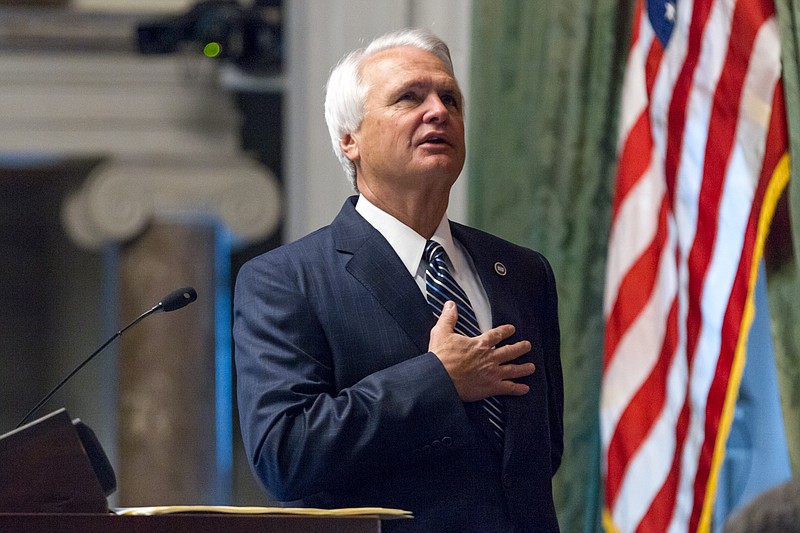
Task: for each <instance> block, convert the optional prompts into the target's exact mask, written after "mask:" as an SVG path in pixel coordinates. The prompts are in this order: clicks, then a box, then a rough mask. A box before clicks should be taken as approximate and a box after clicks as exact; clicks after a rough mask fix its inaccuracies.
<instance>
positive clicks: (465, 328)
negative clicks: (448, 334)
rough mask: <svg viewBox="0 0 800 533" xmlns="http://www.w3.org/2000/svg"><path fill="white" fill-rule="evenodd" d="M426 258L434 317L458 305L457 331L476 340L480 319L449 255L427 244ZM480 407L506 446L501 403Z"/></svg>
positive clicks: (485, 403) (484, 403) (489, 401)
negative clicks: (452, 269) (448, 304)
mask: <svg viewBox="0 0 800 533" xmlns="http://www.w3.org/2000/svg"><path fill="white" fill-rule="evenodd" d="M423 259H425V261H426V262H427V264H428V266H427V268H426V270H425V287H426V290H427V299H428V304H429V305H430V306H431V309H432V310H433V314H434V315H435V316H436V317H437V318H438V317H439V316H440V315H441V314H442V308H443V307H444V303H445V302H446V301H448V300H452V301H453V302H455V304H456V307H457V308H458V321H457V322H456V326H455V332H456V333H460V334H462V335H466V336H467V337H476V336H478V335H480V334H481V330H480V327H479V326H478V319H477V317H476V316H475V311H473V309H472V304H471V303H470V302H469V298H468V297H467V293H465V292H464V289H462V288H461V287H460V286H459V285H458V283H456V280H455V278H453V276H452V274H450V270H449V269H448V266H447V262H448V260H449V259H448V257H447V252H445V251H444V248H443V247H442V245H441V244H439V243H438V242H435V241H428V242H427V243H426V244H425V253H424V255H423ZM481 407H483V410H484V411H485V412H486V415H487V418H488V421H489V423H490V424H491V429H492V432H493V433H494V435H495V437H496V441H495V444H497V445H499V446H500V448H501V449H502V447H503V411H502V404H501V403H500V400H499V399H498V398H496V397H494V396H491V397H489V398H484V399H483V400H482V401H481Z"/></svg>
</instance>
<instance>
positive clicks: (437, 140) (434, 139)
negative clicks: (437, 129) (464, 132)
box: [420, 135, 447, 144]
mask: <svg viewBox="0 0 800 533" xmlns="http://www.w3.org/2000/svg"><path fill="white" fill-rule="evenodd" d="M420 144H447V140H446V139H445V138H444V137H440V136H438V135H429V136H426V137H424V138H423V139H422V142H421V143H420Z"/></svg>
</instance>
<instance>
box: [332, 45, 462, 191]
mask: <svg viewBox="0 0 800 533" xmlns="http://www.w3.org/2000/svg"><path fill="white" fill-rule="evenodd" d="M401 47H412V48H418V49H420V50H424V51H425V52H429V53H431V54H433V55H435V56H436V57H437V58H439V59H440V60H441V61H442V63H444V65H445V68H446V69H447V71H448V72H449V73H450V75H451V76H453V78H455V74H454V72H453V62H452V60H451V59H450V49H449V48H448V47H447V45H446V44H445V43H444V41H442V40H441V39H439V38H438V37H436V36H435V35H434V34H433V33H431V32H429V31H428V30H423V29H405V30H400V31H396V32H392V33H387V34H386V35H382V36H380V37H377V38H375V39H374V40H373V41H372V42H371V43H370V44H369V45H368V46H367V47H366V48H359V49H358V50H354V51H352V52H350V53H349V54H347V55H346V56H344V57H343V58H342V60H341V61H339V63H338V64H337V65H336V66H335V67H334V68H333V70H332V71H331V75H330V76H329V77H328V83H327V86H326V89H325V122H326V123H327V124H328V131H329V132H330V135H331V143H332V144H333V152H334V153H335V154H336V157H337V158H338V159H339V162H340V163H341V164H342V167H343V168H344V171H345V174H347V178H348V179H349V180H350V183H351V185H352V186H353V189H355V190H358V187H357V186H356V165H355V163H354V162H353V161H351V160H350V159H348V158H347V156H346V155H345V154H344V151H343V150H342V146H341V140H342V137H344V136H345V135H347V134H350V133H353V132H355V131H357V130H358V128H359V126H361V121H362V120H363V119H364V104H365V102H366V98H367V90H368V89H369V88H368V87H367V86H366V85H365V84H364V81H363V78H362V76H361V67H362V65H363V64H364V61H365V60H366V59H367V58H369V57H370V56H372V55H374V54H376V53H378V52H382V51H383V50H388V49H391V48H401Z"/></svg>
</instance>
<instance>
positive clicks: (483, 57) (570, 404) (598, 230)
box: [467, 0, 800, 531]
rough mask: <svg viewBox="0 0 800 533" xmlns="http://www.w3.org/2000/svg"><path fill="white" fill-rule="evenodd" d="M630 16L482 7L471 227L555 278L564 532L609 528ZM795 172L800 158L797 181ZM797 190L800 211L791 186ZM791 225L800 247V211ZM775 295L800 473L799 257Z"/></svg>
mask: <svg viewBox="0 0 800 533" xmlns="http://www.w3.org/2000/svg"><path fill="white" fill-rule="evenodd" d="M798 2H800V0H778V1H777V4H778V6H777V7H778V13H779V22H780V25H781V30H782V37H783V53H784V63H785V64H786V63H788V62H791V65H787V66H786V68H785V78H786V79H785V81H784V83H785V89H786V94H787V107H788V113H787V114H788V115H789V116H790V128H791V134H792V142H793V143H794V145H798V143H800V123H798V120H800V101H798V100H799V99H798V95H800V89H799V88H798V83H797V80H798V68H797V58H798V55H797V49H798V48H797V44H798V35H800V34H798V28H800V26H798V22H799V21H800V19H799V18H798V13H800V9H798ZM632 11H633V0H594V1H587V0H560V1H558V2H553V1H544V0H536V1H530V0H504V1H497V0H473V45H472V70H471V94H470V95H469V96H470V98H469V109H468V117H467V120H468V127H469V132H470V133H469V159H468V162H467V165H468V171H469V179H470V185H469V189H470V211H469V214H470V222H471V223H472V224H474V225H476V226H478V227H481V228H484V229H486V230H488V231H490V232H492V233H495V234H497V235H500V236H502V237H505V238H507V239H509V240H511V241H514V242H517V243H519V244H522V245H525V246H529V247H532V248H535V249H537V250H539V251H541V252H542V253H544V254H545V256H547V258H548V259H549V260H550V261H551V263H552V264H553V268H554V270H555V272H556V277H557V282H558V293H559V306H560V309H559V317H560V322H561V328H562V333H561V337H562V361H563V365H564V376H565V402H566V406H565V432H566V435H565V456H564V461H563V463H562V466H561V469H560V470H559V473H558V475H557V476H556V479H555V489H554V490H555V497H556V504H557V506H558V512H559V520H560V522H561V527H562V530H564V531H596V530H599V529H600V521H599V513H600V508H601V505H602V495H601V492H600V486H599V479H600V475H599V469H600V451H599V430H598V396H599V386H600V373H601V364H602V346H603V320H602V298H603V285H604V275H605V254H606V244H607V240H608V230H609V223H610V211H611V199H612V192H613V184H614V171H615V169H616V168H615V164H616V153H615V150H616V142H617V131H618V130H617V118H618V109H619V106H620V100H621V82H622V73H623V67H624V61H625V56H626V54H627V49H628V44H629V33H630V23H631V17H632ZM794 153H797V154H800V151H798V150H794ZM799 166H800V155H798V157H797V158H795V159H794V160H793V168H794V170H795V172H793V175H800V173H798V172H797V171H798V170H800V169H798V167H799ZM789 196H790V198H791V202H790V203H791V206H792V207H795V206H796V208H795V209H793V211H794V212H795V213H800V192H798V190H797V184H795V183H793V182H792V183H791V184H790V195H789ZM791 224H792V226H793V227H794V232H793V236H794V239H795V243H796V244H800V216H798V217H794V218H793V219H792V223H791ZM795 249H798V250H800V248H798V247H797V246H795ZM770 291H771V293H770V297H771V307H772V313H773V318H774V320H773V324H774V330H775V337H776V338H775V345H776V352H777V354H776V361H777V366H778V371H779V374H780V377H779V380H780V385H781V393H782V400H783V405H784V418H785V419H786V421H787V426H786V429H787V435H788V436H789V446H790V449H791V452H790V453H791V455H792V464H793V467H794V469H795V472H797V471H798V466H800V453H799V450H800V437H799V436H800V416H798V414H799V413H798V411H800V327H798V325H800V273H799V272H798V271H797V269H796V268H795V266H794V261H793V260H790V261H787V262H785V263H784V264H783V266H782V267H781V268H780V269H777V270H775V271H774V272H771V273H770Z"/></svg>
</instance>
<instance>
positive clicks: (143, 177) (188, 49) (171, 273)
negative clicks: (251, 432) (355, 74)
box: [0, 0, 800, 531]
mask: <svg viewBox="0 0 800 533" xmlns="http://www.w3.org/2000/svg"><path fill="white" fill-rule="evenodd" d="M632 5H633V2H632V1H626V0H598V1H596V2H586V1H585V0H565V1H563V2H523V1H511V0H508V1H504V2H495V1H492V0H439V1H436V2H423V1H421V0H391V1H390V0H385V1H374V0H332V1H324V0H255V1H251V2H246V1H240V2H236V1H214V0H209V1H200V2H196V1H189V0H147V1H145V0H73V1H69V0H39V1H35V0H28V1H12V0H5V1H0V73H2V75H0V117H2V118H0V262H2V265H1V268H0V272H2V273H3V274H2V275H3V277H4V279H3V283H2V284H0V313H2V315H1V316H0V340H2V343H1V344H0V405H2V408H1V409H0V433H4V432H6V431H11V430H12V429H13V428H14V427H15V425H16V424H17V423H18V422H19V421H20V420H21V419H22V417H23V416H25V414H26V413H27V412H28V410H29V409H30V408H32V407H33V406H34V405H35V404H36V402H37V401H38V400H39V399H41V398H42V397H43V396H44V395H45V394H46V393H47V392H48V391H49V390H50V389H51V388H52V387H53V386H55V384H56V383H58V381H59V380H60V379H61V378H62V377H64V376H65V375H66V374H67V373H68V372H69V371H70V370H72V369H73V368H74V367H75V366H76V365H77V364H79V363H80V362H81V361H82V360H83V359H84V358H85V357H87V356H88V355H89V354H90V353H92V352H93V351H94V350H95V349H96V348H97V347H98V346H100V345H101V344H102V343H103V342H104V341H105V340H106V339H108V338H109V337H110V336H112V335H113V334H114V333H115V332H117V331H118V330H120V329H121V328H122V327H124V326H125V325H126V324H128V323H129V322H131V321H132V320H133V319H135V318H136V317H137V316H138V315H139V314H141V313H143V312H144V311H147V310H148V309H150V308H151V307H152V306H153V305H155V304H157V303H158V302H159V300H160V299H161V298H162V297H163V296H164V295H166V294H167V293H169V292H170V291H172V290H173V289H176V288H178V287H182V286H187V285H191V286H193V287H195V288H196V289H197V292H198V301H197V302H196V303H195V304H192V305H191V306H189V307H187V308H185V309H182V310H179V311H176V312H175V313H169V314H165V315H159V316H153V317H150V318H148V319H147V321H145V322H143V323H142V324H140V325H138V326H137V327H136V328H135V329H133V330H131V331H130V332H127V333H126V334H125V335H123V336H122V338H121V339H120V342H118V343H114V344H112V345H110V346H109V348H108V349H107V350H106V351H105V352H104V353H103V354H102V355H101V356H100V357H98V358H97V359H95V360H93V361H92V362H91V363H90V364H89V365H88V366H87V367H86V368H84V369H83V370H82V371H81V373H80V374H78V375H77V376H76V377H75V378H74V379H73V380H72V381H71V382H70V383H68V384H67V385H66V386H65V387H64V389H63V390H61V391H60V392H59V393H57V394H56V395H55V396H54V397H53V399H52V400H51V401H50V402H49V403H48V404H47V405H46V406H45V407H43V408H42V409H41V410H40V411H39V413H38V414H39V415H44V414H46V413H48V412H50V411H52V410H54V409H56V408H58V407H61V406H63V407H66V408H67V410H68V412H69V413H70V415H71V416H72V417H73V418H81V419H82V420H83V421H84V422H86V423H87V424H88V425H89V426H91V427H92V428H93V429H94V431H95V433H96V434H97V435H98V438H99V439H100V441H101V443H102V444H103V447H104V448H105V450H106V453H107V455H108V456H109V458H110V459H111V463H112V465H114V467H115V470H116V472H117V476H118V479H119V483H120V487H119V489H118V491H117V493H116V494H114V495H113V496H112V497H111V504H112V505H119V506H133V505H156V504H181V503H213V504H235V505H266V504H268V503H269V495H267V494H265V493H264V492H263V491H262V490H261V488H260V487H258V486H257V485H256V483H255V481H254V480H253V478H252V475H251V473H250V470H249V466H248V464H247V461H246V459H245V458H244V457H243V456H242V455H243V450H242V446H241V440H240V437H239V430H238V419H237V414H236V406H235V400H234V397H235V396H234V395H235V380H234V376H233V369H232V353H231V339H230V327H231V291H232V287H233V284H234V281H235V277H236V273H237V272H238V269H239V267H240V266H241V265H242V264H243V262H245V261H246V260H248V259H249V258H251V257H253V256H254V255H256V254H258V253H261V252H263V251H266V250H269V249H270V248H273V247H275V246H277V245H279V244H280V243H283V242H287V241H290V240H293V239H295V238H298V237H300V236H302V235H304V234H306V233H308V232H310V231H312V230H314V229H316V228H318V227H321V226H323V225H325V224H327V223H328V222H329V221H330V220H331V219H332V218H333V217H334V216H335V214H336V213H337V212H338V210H339V209H340V207H341V204H342V202H343V201H344V199H345V198H346V197H347V196H348V195H349V194H352V191H351V190H350V187H349V185H348V183H347V180H346V179H345V177H344V174H343V171H342V169H341V167H340V166H339V163H338V162H337V161H336V159H335V157H334V156H333V154H332V150H331V147H330V141H329V138H328V133H327V129H326V127H325V124H324V117H323V110H322V101H323V96H324V86H325V81H326V79H327V75H328V73H329V71H330V69H331V67H332V66H333V65H334V64H335V63H336V62H337V61H338V59H339V58H340V57H341V56H342V55H343V54H344V53H346V52H347V51H349V50H351V49H353V48H355V47H357V46H359V45H361V44H365V43H366V42H368V41H369V40H370V39H371V38H372V37H374V36H376V35H379V34H382V33H385V32H387V31H390V30H394V29H400V28H403V27H408V26H421V27H427V28H430V29H431V30H433V31H434V32H435V33H436V34H437V35H438V36H440V37H441V38H443V39H444V40H445V41H446V42H447V43H448V44H449V45H450V47H451V52H452V55H453V58H454V64H455V69H456V75H457V77H458V79H459V82H460V84H461V86H462V90H463V92H464V93H465V94H466V95H467V129H468V161H467V165H466V167H465V170H464V173H463V175H462V177H461V179H460V180H459V183H458V184H457V186H456V188H455V189H454V191H453V195H452V200H451V206H450V217H451V219H454V220H457V221H462V222H466V223H470V224H472V225H476V226H478V227H481V228H483V229H486V230H488V231H491V232H493V233H495V234H498V235H500V236H502V237H505V238H507V239H509V240H512V241H514V242H518V243H520V244H523V245H526V246H530V247H533V248H536V249H538V250H540V251H542V252H543V253H544V254H545V255H546V256H547V257H548V258H549V259H550V260H551V262H552V263H553V266H554V270H555V272H556V275H557V278H558V284H559V296H560V319H561V323H562V338H563V357H564V374H565V382H566V395H567V397H566V402H567V408H566V413H565V416H566V439H567V442H566V452H565V459H564V464H563V466H562V468H561V471H560V472H559V474H558V477H557V478H556V497H557V501H558V506H559V514H560V519H561V522H562V528H563V529H564V530H565V531H578V530H587V531H592V530H595V529H597V528H599V523H600V518H599V516H600V509H601V503H602V498H601V494H600V493H601V490H600V480H599V471H600V455H599V454H600V452H599V446H600V444H599V432H598V420H597V409H598V394H599V392H598V391H599V388H600V375H601V364H602V344H603V317H602V294H603V283H604V275H605V253H606V247H607V242H608V231H609V230H608V228H609V224H610V221H609V218H610V212H611V201H612V195H613V182H614V179H613V176H614V170H615V154H616V143H617V140H616V139H617V118H618V114H619V107H620V98H621V94H622V87H621V82H622V70H623V66H624V61H625V56H626V54H627V47H628V37H629V34H630V27H631V19H632V15H633V10H632ZM787 205H788V203H787V201H785V202H784V207H783V208H782V211H781V213H782V215H780V216H779V217H778V219H776V226H779V230H778V231H774V232H773V234H774V237H773V240H775V239H777V240H775V241H774V242H775V243H774V244H772V245H771V246H770V247H769V250H773V252H771V253H770V254H768V259H769V263H768V265H767V267H768V270H769V272H770V274H771V275H772V278H771V287H770V291H771V293H772V292H774V293H775V297H774V298H772V294H771V295H770V296H771V305H772V306H773V325H772V328H773V331H774V332H775V334H776V336H777V338H778V339H779V340H778V341H777V342H776V362H777V366H778V373H779V381H780V385H781V391H782V400H783V402H784V411H785V412H784V414H785V418H786V420H787V422H786V424H787V441H788V443H789V452H790V456H791V459H792V465H793V466H794V467H795V470H796V468H797V465H798V464H800V454H798V434H800V427H798V425H799V424H800V422H798V420H800V417H797V416H796V413H797V408H798V406H799V405H800V397H798V393H797V390H800V389H798V388H797V387H795V385H796V384H797V383H800V375H799V373H800V371H798V368H800V365H798V364H797V363H798V358H800V356H798V355H797V354H798V353H799V351H798V350H796V349H795V348H796V347H797V345H798V343H800V340H798V339H797V338H795V337H796V333H794V331H793V329H794V328H793V324H794V323H795V322H794V317H795V316H796V314H797V312H796V311H795V310H794V309H795V307H796V304H795V303H794V302H797V301H800V298H796V296H797V295H798V289H797V287H798V286H800V283H798V282H797V280H796V272H795V266H794V254H793V252H792V244H791V239H792V236H791V233H792V232H791V229H790V226H791V221H790V220H789V217H788V215H787V211H788V207H787ZM778 220H782V222H781V224H778V223H777V221H778ZM772 279H774V280H775V281H774V282H772ZM775 310H777V313H776V312H775ZM792 414H794V415H795V416H794V417H792Z"/></svg>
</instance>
